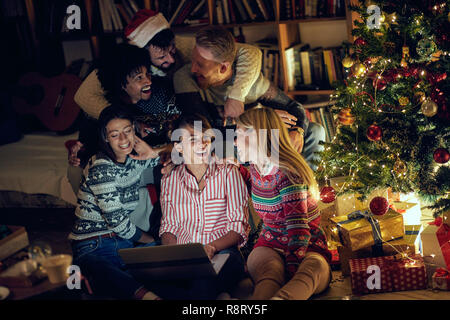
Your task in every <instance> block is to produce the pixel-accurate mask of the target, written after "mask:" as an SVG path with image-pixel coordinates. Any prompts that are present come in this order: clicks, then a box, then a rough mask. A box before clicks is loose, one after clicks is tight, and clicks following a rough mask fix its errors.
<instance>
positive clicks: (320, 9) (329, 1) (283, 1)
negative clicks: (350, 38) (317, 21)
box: [280, 0, 345, 20]
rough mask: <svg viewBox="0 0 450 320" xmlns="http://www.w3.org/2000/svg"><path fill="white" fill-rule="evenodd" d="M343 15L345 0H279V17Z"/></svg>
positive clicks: (285, 18)
mask: <svg viewBox="0 0 450 320" xmlns="http://www.w3.org/2000/svg"><path fill="white" fill-rule="evenodd" d="M343 16H345V0H280V19H281V20H291V19H305V18H320V17H343Z"/></svg>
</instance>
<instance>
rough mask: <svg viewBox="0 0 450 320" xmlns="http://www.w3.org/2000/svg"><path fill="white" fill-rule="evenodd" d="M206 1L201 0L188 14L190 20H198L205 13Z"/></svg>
mask: <svg viewBox="0 0 450 320" xmlns="http://www.w3.org/2000/svg"><path fill="white" fill-rule="evenodd" d="M205 5H206V0H201V1H199V3H198V4H197V5H196V6H195V7H194V9H193V10H192V11H191V13H190V14H189V17H190V19H199V18H201V17H202V15H203V13H204V12H205V10H204V9H205Z"/></svg>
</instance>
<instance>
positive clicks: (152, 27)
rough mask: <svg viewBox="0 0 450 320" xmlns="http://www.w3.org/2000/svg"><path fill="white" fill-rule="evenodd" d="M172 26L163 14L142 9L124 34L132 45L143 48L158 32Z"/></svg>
mask: <svg viewBox="0 0 450 320" xmlns="http://www.w3.org/2000/svg"><path fill="white" fill-rule="evenodd" d="M169 28H170V25H169V23H168V22H167V20H166V18H164V16H163V15H162V14H161V13H157V12H156V11H153V10H149V9H141V10H139V11H138V12H136V14H135V15H134V17H133V19H132V20H131V22H130V23H129V24H128V25H127V26H126V28H125V30H124V32H125V36H126V37H127V39H128V41H129V43H130V44H132V45H135V46H138V47H139V48H143V47H144V46H145V45H146V44H147V43H148V42H149V41H150V40H151V39H152V38H153V37H154V36H155V35H156V34H157V33H158V32H160V31H162V30H164V29H169Z"/></svg>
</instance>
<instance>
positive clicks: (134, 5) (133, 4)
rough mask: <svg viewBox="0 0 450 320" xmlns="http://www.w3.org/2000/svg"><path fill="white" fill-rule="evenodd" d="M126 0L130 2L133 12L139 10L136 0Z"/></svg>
mask: <svg viewBox="0 0 450 320" xmlns="http://www.w3.org/2000/svg"><path fill="white" fill-rule="evenodd" d="M128 2H129V3H130V7H131V10H133V12H134V13H136V12H138V11H139V6H138V4H137V3H136V1H134V0H128ZM134 13H133V14H134Z"/></svg>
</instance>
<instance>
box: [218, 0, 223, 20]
mask: <svg viewBox="0 0 450 320" xmlns="http://www.w3.org/2000/svg"><path fill="white" fill-rule="evenodd" d="M216 21H217V24H223V21H224V19H223V10H222V5H221V2H220V0H217V1H216Z"/></svg>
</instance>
